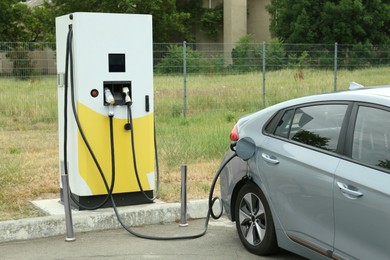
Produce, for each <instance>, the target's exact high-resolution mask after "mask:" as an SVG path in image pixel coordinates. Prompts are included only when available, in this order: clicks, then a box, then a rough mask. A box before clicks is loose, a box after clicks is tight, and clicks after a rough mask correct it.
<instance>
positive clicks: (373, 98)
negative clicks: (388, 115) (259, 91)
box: [276, 86, 390, 107]
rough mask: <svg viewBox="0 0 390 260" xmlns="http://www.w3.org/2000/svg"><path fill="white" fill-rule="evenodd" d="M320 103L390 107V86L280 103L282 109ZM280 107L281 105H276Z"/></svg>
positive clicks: (307, 97) (345, 91) (314, 96)
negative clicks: (340, 102) (357, 103)
mask: <svg viewBox="0 0 390 260" xmlns="http://www.w3.org/2000/svg"><path fill="white" fill-rule="evenodd" d="M319 101H360V102H371V103H378V104H383V105H388V106H390V86H379V87H378V86H377V87H370V88H359V89H354V90H344V91H339V92H332V93H326V94H318V95H313V96H306V97H301V98H297V99H292V100H288V101H285V102H282V103H280V106H282V107H289V106H294V105H299V104H304V103H310V102H319ZM276 106H278V107H279V105H276Z"/></svg>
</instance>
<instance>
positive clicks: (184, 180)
mask: <svg viewBox="0 0 390 260" xmlns="http://www.w3.org/2000/svg"><path fill="white" fill-rule="evenodd" d="M180 199H181V202H180V204H181V206H180V224H179V226H180V227H186V226H188V223H187V165H186V164H182V165H181V196H180Z"/></svg>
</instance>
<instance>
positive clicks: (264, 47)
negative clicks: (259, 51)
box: [263, 42, 266, 108]
mask: <svg viewBox="0 0 390 260" xmlns="http://www.w3.org/2000/svg"><path fill="white" fill-rule="evenodd" d="M265 55H266V53H265V42H263V108H265V107H266V105H265Z"/></svg>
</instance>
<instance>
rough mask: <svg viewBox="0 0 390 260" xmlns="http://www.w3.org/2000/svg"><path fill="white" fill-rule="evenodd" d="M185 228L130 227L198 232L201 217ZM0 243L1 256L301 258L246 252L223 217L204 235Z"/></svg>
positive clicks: (89, 235) (119, 234)
mask: <svg viewBox="0 0 390 260" xmlns="http://www.w3.org/2000/svg"><path fill="white" fill-rule="evenodd" d="M188 224H189V225H188V226H187V227H179V224H178V223H176V222H173V223H168V224H166V223H165V224H153V225H144V226H140V227H133V230H134V231H136V232H138V233H142V234H146V235H153V236H182V235H190V234H199V233H201V232H202V231H203V230H204V219H197V220H189V221H188ZM75 236H76V240H75V241H73V242H65V235H57V236H53V237H48V238H39V239H29V240H19V241H10V242H3V243H0V259H2V260H3V259H4V260H11V259H12V260H14V259H224V260H226V259H291V260H292V259H303V258H301V257H299V256H297V255H294V254H292V253H289V252H286V251H283V250H281V252H280V253H279V254H277V255H274V256H271V257H259V256H256V255H253V254H251V253H249V252H248V251H247V250H246V249H245V248H244V247H243V246H242V244H241V242H240V240H239V238H238V235H237V232H236V230H235V226H234V223H232V222H230V221H229V220H227V219H226V218H222V219H219V220H211V221H210V225H209V229H208V231H207V233H206V235H204V236H202V237H200V238H196V239H186V240H173V241H158V240H147V239H141V238H138V237H135V236H133V235H131V234H129V233H128V232H127V231H125V230H124V229H122V228H117V229H110V230H103V231H91V232H82V233H77V228H76V233H75Z"/></svg>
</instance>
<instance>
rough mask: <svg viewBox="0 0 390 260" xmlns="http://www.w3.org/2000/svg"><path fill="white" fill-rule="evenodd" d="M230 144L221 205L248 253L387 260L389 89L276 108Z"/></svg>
mask: <svg viewBox="0 0 390 260" xmlns="http://www.w3.org/2000/svg"><path fill="white" fill-rule="evenodd" d="M230 138H231V139H232V151H228V153H227V154H226V157H225V161H226V160H228V158H230V156H231V155H232V154H235V153H237V154H238V156H239V157H234V158H233V159H232V160H231V161H230V163H228V164H227V166H226V167H225V168H224V170H223V171H222V173H221V194H222V201H223V204H224V208H225V211H226V214H227V215H228V217H229V218H230V219H231V220H232V221H235V222H236V227H237V232H238V235H239V238H240V240H241V242H242V244H243V245H244V246H245V247H246V248H247V249H248V250H249V251H250V252H252V253H254V254H259V255H269V254H273V253H276V252H277V251H278V249H279V248H284V249H286V250H289V251H291V252H294V253H296V254H299V255H301V256H304V257H307V258H310V259H329V258H333V259H376V260H377V259H390V87H381V88H364V89H358V90H349V91H343V92H336V93H330V94H321V95H316V96H310V97H304V98H299V99H294V100H290V101H287V102H283V103H280V104H277V105H274V106H272V107H268V108H266V109H263V110H261V111H258V112H256V113H254V114H251V115H248V116H245V117H243V118H241V119H239V121H238V122H237V124H236V125H235V126H234V128H233V130H232V133H231V134H230ZM233 150H234V151H233Z"/></svg>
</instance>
